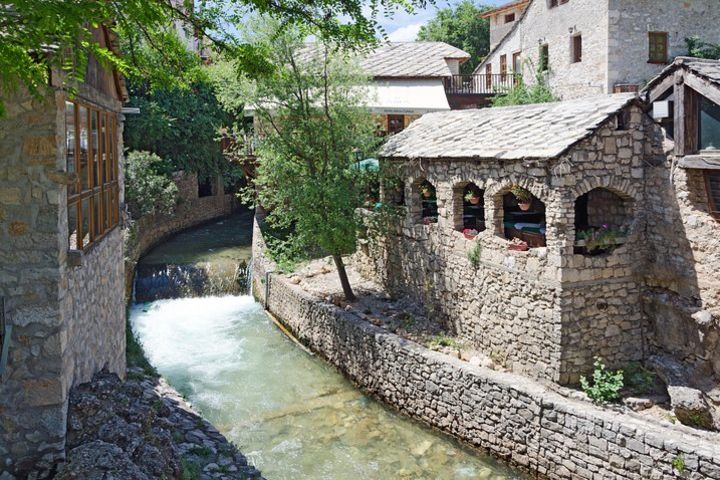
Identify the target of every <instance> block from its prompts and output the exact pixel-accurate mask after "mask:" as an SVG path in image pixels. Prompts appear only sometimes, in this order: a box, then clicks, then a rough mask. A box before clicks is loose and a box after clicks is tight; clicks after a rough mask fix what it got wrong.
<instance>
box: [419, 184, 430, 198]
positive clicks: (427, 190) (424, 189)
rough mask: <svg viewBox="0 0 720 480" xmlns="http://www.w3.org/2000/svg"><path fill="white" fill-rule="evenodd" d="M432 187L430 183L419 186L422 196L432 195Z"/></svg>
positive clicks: (428, 196)
mask: <svg viewBox="0 0 720 480" xmlns="http://www.w3.org/2000/svg"><path fill="white" fill-rule="evenodd" d="M432 190H433V188H432V187H431V186H430V185H427V184H423V185H421V186H420V193H421V194H422V196H423V197H424V198H430V197H431V196H432V193H433V192H432Z"/></svg>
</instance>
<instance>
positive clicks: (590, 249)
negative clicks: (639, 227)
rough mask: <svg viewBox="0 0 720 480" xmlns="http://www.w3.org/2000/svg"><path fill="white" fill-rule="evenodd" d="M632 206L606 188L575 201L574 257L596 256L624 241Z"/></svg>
mask: <svg viewBox="0 0 720 480" xmlns="http://www.w3.org/2000/svg"><path fill="white" fill-rule="evenodd" d="M632 211H633V202H632V199H630V197H627V196H621V195H619V194H617V193H615V192H613V191H610V190H608V189H606V188H594V189H592V190H590V191H589V192H588V193H586V194H584V195H581V196H579V197H578V198H577V199H576V200H575V250H574V251H575V253H576V254H583V255H599V254H603V253H608V252H610V251H612V250H613V249H614V248H615V247H616V246H618V245H621V244H622V243H624V241H625V236H626V235H627V232H628V230H629V227H630V224H631V223H632Z"/></svg>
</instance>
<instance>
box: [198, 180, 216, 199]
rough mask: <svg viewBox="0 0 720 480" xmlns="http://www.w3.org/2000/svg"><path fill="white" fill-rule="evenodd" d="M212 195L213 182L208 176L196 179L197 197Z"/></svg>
mask: <svg viewBox="0 0 720 480" xmlns="http://www.w3.org/2000/svg"><path fill="white" fill-rule="evenodd" d="M212 195H213V182H212V179H211V178H210V177H205V178H203V179H202V180H200V179H198V197H200V198H202V197H212Z"/></svg>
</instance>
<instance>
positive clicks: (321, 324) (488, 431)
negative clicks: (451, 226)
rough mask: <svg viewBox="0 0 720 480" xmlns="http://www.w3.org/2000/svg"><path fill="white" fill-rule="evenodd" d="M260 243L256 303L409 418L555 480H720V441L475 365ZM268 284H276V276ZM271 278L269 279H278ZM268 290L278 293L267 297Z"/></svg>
mask: <svg viewBox="0 0 720 480" xmlns="http://www.w3.org/2000/svg"><path fill="white" fill-rule="evenodd" d="M254 234H255V235H254V239H253V284H254V294H255V296H256V298H258V300H259V301H260V302H262V303H264V304H265V305H267V307H268V309H269V311H271V312H272V313H273V314H274V315H276V316H277V317H278V318H280V319H281V320H282V321H283V322H284V323H285V324H286V325H287V326H288V327H289V328H290V330H291V331H292V332H293V333H294V334H295V335H296V336H297V337H298V338H299V339H300V340H301V341H302V342H303V343H305V344H306V345H308V346H309V347H310V348H311V349H313V350H314V351H315V352H317V353H319V354H320V355H322V356H323V357H324V358H325V359H327V360H328V361H329V362H330V363H331V364H333V365H335V366H336V367H338V368H339V369H340V370H341V371H342V372H343V373H345V374H346V375H347V376H348V377H349V378H350V379H351V380H352V381H353V382H355V383H356V384H357V385H359V386H360V387H361V388H363V389H364V390H365V391H367V392H368V393H370V394H372V395H374V396H376V397H377V398H379V399H380V400H382V401H384V402H386V403H388V404H389V405H391V406H393V407H395V408H397V409H398V410H399V411H400V412H402V413H403V414H405V415H408V416H410V417H412V418H415V419H418V420H420V421H422V422H423V423H426V424H428V425H430V426H432V427H435V428H438V429H440V430H442V431H444V432H446V433H448V434H450V435H452V436H455V437H457V438H459V439H461V440H463V441H465V442H468V443H469V444H471V445H473V446H475V447H479V448H482V449H485V450H488V451H489V452H490V453H492V454H493V455H494V456H496V457H498V458H501V459H504V460H505V461H507V462H509V463H511V464H513V465H515V466H518V467H521V468H523V469H524V470H526V471H528V472H530V473H531V474H533V475H535V476H537V477H539V478H548V479H587V480H598V479H603V480H605V479H623V480H649V479H657V480H660V479H663V480H664V479H667V480H670V479H675V478H678V475H679V473H678V472H677V471H676V470H674V468H673V461H674V460H676V459H679V458H682V459H683V462H684V464H685V467H684V471H683V473H682V478H688V479H698V480H700V479H720V436H719V435H718V434H711V433H703V432H699V431H697V430H692V429H689V428H687V427H683V426H679V425H672V424H670V423H668V422H653V421H650V420H647V419H643V418H641V417H640V416H638V415H635V414H628V413H620V412H616V411H613V410H612V409H611V408H603V407H599V406H595V405H592V404H590V403H587V402H582V401H579V400H573V399H569V398H566V397H563V396H561V395H559V394H557V393H553V392H550V391H549V390H547V389H546V388H545V387H543V386H542V385H541V384H539V383H536V382H535V381H533V380H531V379H528V378H526V377H524V376H520V375H516V374H512V373H500V372H496V371H493V370H488V369H485V368H482V367H477V366H472V365H470V364H468V363H465V362H462V361H460V360H458V359H456V358H451V357H449V356H446V355H443V354H441V353H438V352H433V351H430V350H428V349H426V348H424V347H422V346H420V345H418V344H416V343H414V342H412V341H409V340H406V339H403V338H400V337H398V336H397V335H395V334H392V333H390V332H388V331H386V330H384V329H381V328H379V327H376V326H374V325H372V324H370V323H368V322H366V321H365V320H363V319H361V318H360V317H358V316H356V315H355V314H354V313H352V312H347V311H344V310H341V309H339V308H338V307H336V306H335V305H333V304H330V303H326V302H324V301H323V300H321V299H319V298H316V297H313V296H311V295H310V294H308V293H307V292H305V291H303V290H302V289H301V288H300V287H298V286H297V285H293V284H292V283H291V282H290V281H289V280H288V279H287V278H285V277H284V276H282V275H279V274H274V273H273V274H270V275H269V277H266V275H265V274H266V272H272V271H273V270H275V266H274V264H273V263H272V262H271V261H270V260H269V259H267V258H266V257H264V255H263V249H264V242H263V240H262V237H261V234H260V231H259V229H258V228H257V225H256V228H255V231H254ZM266 278H267V279H266ZM268 281H269V283H268ZM266 292H269V294H268V295H266Z"/></svg>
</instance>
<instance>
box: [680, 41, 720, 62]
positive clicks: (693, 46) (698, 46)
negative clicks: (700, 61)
mask: <svg viewBox="0 0 720 480" xmlns="http://www.w3.org/2000/svg"><path fill="white" fill-rule="evenodd" d="M685 44H686V45H687V48H688V56H690V57H695V58H707V59H710V60H720V45H718V44H714V43H708V42H703V41H702V40H700V38H699V37H697V36H692V37H689V38H686V39H685Z"/></svg>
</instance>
